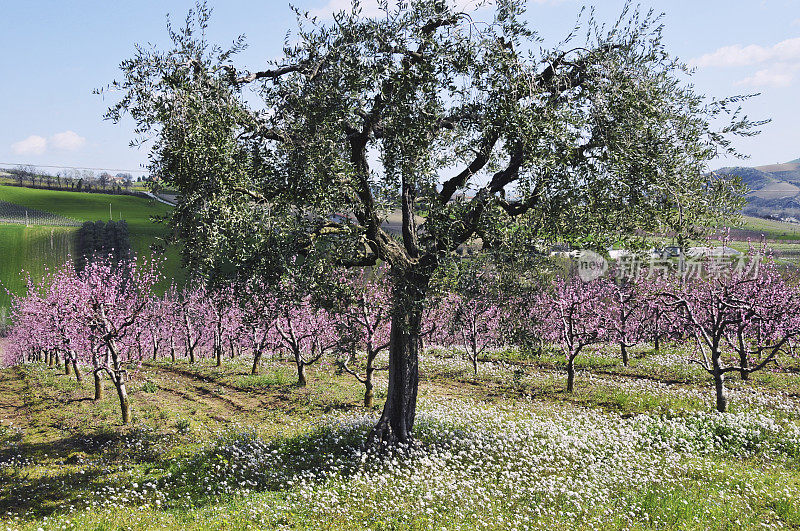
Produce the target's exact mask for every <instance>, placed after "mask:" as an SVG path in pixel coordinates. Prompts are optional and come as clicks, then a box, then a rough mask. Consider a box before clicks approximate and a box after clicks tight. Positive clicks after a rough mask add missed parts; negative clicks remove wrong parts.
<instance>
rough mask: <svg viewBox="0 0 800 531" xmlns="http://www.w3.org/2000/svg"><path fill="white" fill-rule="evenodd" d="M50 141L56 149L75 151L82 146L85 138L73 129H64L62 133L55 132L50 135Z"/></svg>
mask: <svg viewBox="0 0 800 531" xmlns="http://www.w3.org/2000/svg"><path fill="white" fill-rule="evenodd" d="M50 143H51V144H53V147H55V148H56V149H62V150H64V151H75V150H76V149H80V148H82V147H83V145H84V144H85V143H86V139H85V138H83V137H82V136H80V135H79V134H78V133H76V132H75V131H64V132H63V133H56V134H54V135H53V136H52V137H50Z"/></svg>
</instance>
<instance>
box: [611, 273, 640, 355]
mask: <svg viewBox="0 0 800 531" xmlns="http://www.w3.org/2000/svg"><path fill="white" fill-rule="evenodd" d="M643 283H644V279H635V278H629V277H626V276H624V275H623V274H622V272H621V270H620V269H618V270H617V271H616V272H615V274H614V277H613V279H612V281H611V282H610V284H609V288H610V295H611V297H610V299H609V301H608V305H607V309H608V311H609V315H608V317H609V319H608V324H609V328H610V336H611V337H610V339H611V340H612V341H613V342H615V343H616V344H617V345H618V346H619V352H620V355H621V356H622V365H623V366H625V367H627V366H628V349H629V348H630V347H632V346H634V345H635V344H636V343H638V342H639V340H640V339H641V337H642V332H643V326H644V319H645V315H644V301H643V298H644V297H643V293H642V284H643Z"/></svg>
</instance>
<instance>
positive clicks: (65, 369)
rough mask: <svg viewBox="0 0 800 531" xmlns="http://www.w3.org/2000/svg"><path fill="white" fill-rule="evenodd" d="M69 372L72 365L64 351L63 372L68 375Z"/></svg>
mask: <svg viewBox="0 0 800 531" xmlns="http://www.w3.org/2000/svg"><path fill="white" fill-rule="evenodd" d="M71 372H72V365H70V363H69V356H67V354H66V352H65V353H64V374H66V375H67V376H69V375H70V373H71Z"/></svg>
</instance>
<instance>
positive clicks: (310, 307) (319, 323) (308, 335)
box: [274, 280, 339, 387]
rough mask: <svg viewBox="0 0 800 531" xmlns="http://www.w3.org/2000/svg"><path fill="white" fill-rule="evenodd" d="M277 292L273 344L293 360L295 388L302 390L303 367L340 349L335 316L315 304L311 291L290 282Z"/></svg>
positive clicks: (304, 371)
mask: <svg viewBox="0 0 800 531" xmlns="http://www.w3.org/2000/svg"><path fill="white" fill-rule="evenodd" d="M280 288H281V289H280V295H279V302H278V317H277V319H276V321H275V334H274V337H275V343H274V344H275V345H276V346H277V348H283V349H285V350H286V351H288V352H289V354H290V355H291V356H292V359H293V360H294V362H295V365H296V366H297V385H299V386H300V387H304V386H305V385H306V383H307V379H306V367H307V366H309V365H312V364H314V363H316V362H318V361H319V360H320V359H321V358H322V357H323V356H324V355H325V354H326V353H330V352H332V351H334V350H335V349H336V348H337V346H338V345H339V338H338V334H337V327H336V321H335V314H333V313H332V312H330V311H328V310H327V309H325V308H322V307H320V306H319V305H317V304H315V300H314V297H313V295H312V293H311V292H310V290H308V289H305V288H304V287H302V286H301V285H299V284H298V283H296V282H295V281H293V280H285V281H284V282H282V283H281V286H280Z"/></svg>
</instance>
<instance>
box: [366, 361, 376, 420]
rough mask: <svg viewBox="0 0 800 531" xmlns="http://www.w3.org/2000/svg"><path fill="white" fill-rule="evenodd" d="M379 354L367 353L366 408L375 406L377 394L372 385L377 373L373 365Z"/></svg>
mask: <svg viewBox="0 0 800 531" xmlns="http://www.w3.org/2000/svg"><path fill="white" fill-rule="evenodd" d="M376 355H377V353H370V352H367V372H366V376H365V377H364V387H365V388H366V389H365V390H364V407H366V408H372V406H373V405H374V404H375V393H374V392H373V384H372V375H373V374H374V373H375V367H374V366H373V363H374V362H375V356H376Z"/></svg>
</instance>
